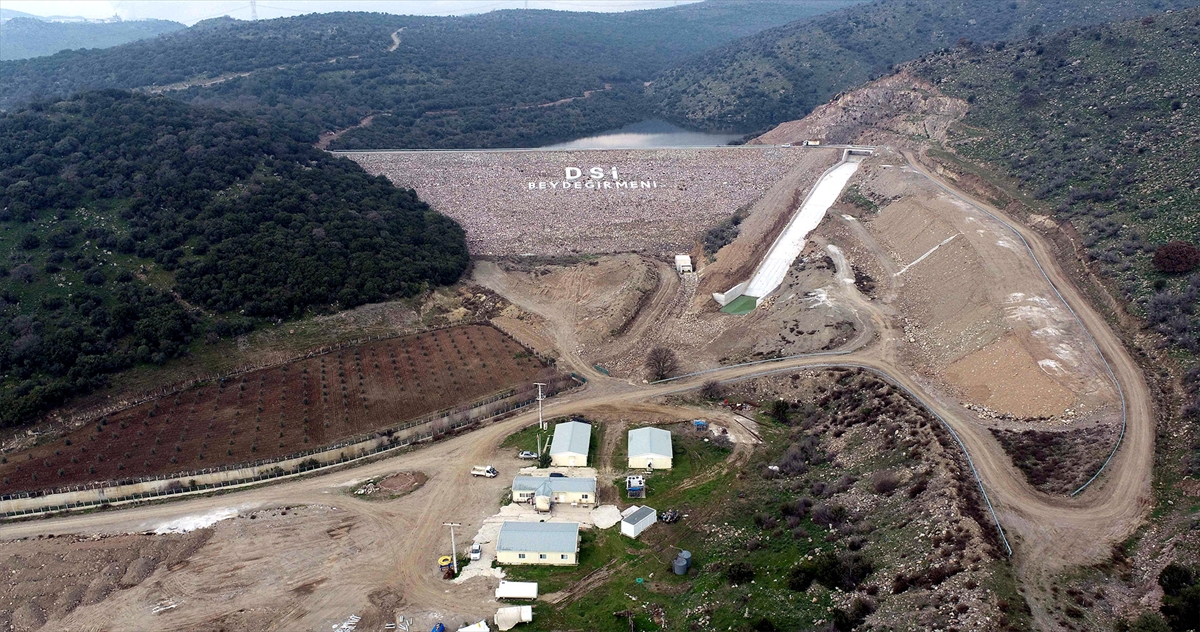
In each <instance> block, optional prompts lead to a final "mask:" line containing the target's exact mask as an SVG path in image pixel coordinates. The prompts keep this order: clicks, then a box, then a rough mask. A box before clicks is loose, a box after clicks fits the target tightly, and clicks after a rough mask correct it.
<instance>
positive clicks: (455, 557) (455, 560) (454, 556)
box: [442, 522, 462, 577]
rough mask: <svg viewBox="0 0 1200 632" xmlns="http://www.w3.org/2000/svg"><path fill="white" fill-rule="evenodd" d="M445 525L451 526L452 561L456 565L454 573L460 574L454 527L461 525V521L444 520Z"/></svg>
mask: <svg viewBox="0 0 1200 632" xmlns="http://www.w3.org/2000/svg"><path fill="white" fill-rule="evenodd" d="M442 526H443V527H450V563H451V564H453V565H454V575H455V577H457V576H458V547H457V546H456V545H455V544H454V527H461V526H462V523H459V522H443V523H442Z"/></svg>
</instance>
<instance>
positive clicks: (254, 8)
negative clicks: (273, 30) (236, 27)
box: [250, 0, 258, 22]
mask: <svg viewBox="0 0 1200 632" xmlns="http://www.w3.org/2000/svg"><path fill="white" fill-rule="evenodd" d="M250 19H251V20H254V21H255V22H257V21H258V2H257V0H250Z"/></svg>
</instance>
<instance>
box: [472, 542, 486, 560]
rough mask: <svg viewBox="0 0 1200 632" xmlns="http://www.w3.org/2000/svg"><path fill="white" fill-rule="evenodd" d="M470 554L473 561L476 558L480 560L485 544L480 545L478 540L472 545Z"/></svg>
mask: <svg viewBox="0 0 1200 632" xmlns="http://www.w3.org/2000/svg"><path fill="white" fill-rule="evenodd" d="M469 555H470V556H471V561H472V562H473V561H475V560H478V559H479V558H481V557H483V546H482V545H480V544H479V543H478V542H476V543H475V544H472V545H471V552H470V554H469Z"/></svg>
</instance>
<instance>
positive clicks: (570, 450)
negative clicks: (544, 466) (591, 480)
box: [550, 421, 592, 467]
mask: <svg viewBox="0 0 1200 632" xmlns="http://www.w3.org/2000/svg"><path fill="white" fill-rule="evenodd" d="M591 442H592V426H591V425H590V424H585V423H583V422H581V421H567V422H564V423H561V424H558V425H556V426H554V439H553V441H551V442H550V464H551V465H553V466H555V467H586V466H587V460H588V448H589V446H590V445H591Z"/></svg>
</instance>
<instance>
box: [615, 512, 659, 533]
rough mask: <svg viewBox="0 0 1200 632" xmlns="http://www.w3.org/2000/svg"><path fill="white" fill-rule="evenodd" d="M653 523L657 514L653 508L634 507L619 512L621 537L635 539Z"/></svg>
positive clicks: (656, 519) (656, 520) (656, 518)
mask: <svg viewBox="0 0 1200 632" xmlns="http://www.w3.org/2000/svg"><path fill="white" fill-rule="evenodd" d="M655 522H658V512H657V511H655V510H654V508H652V507H638V506H637V505H634V506H632V507H630V508H629V509H626V510H625V511H622V512H621V535H624V536H628V537H631V538H636V537H638V536H639V535H641V534H642V532H643V531H645V530H646V528H647V527H649V526H650V525H652V524H654V523H655Z"/></svg>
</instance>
